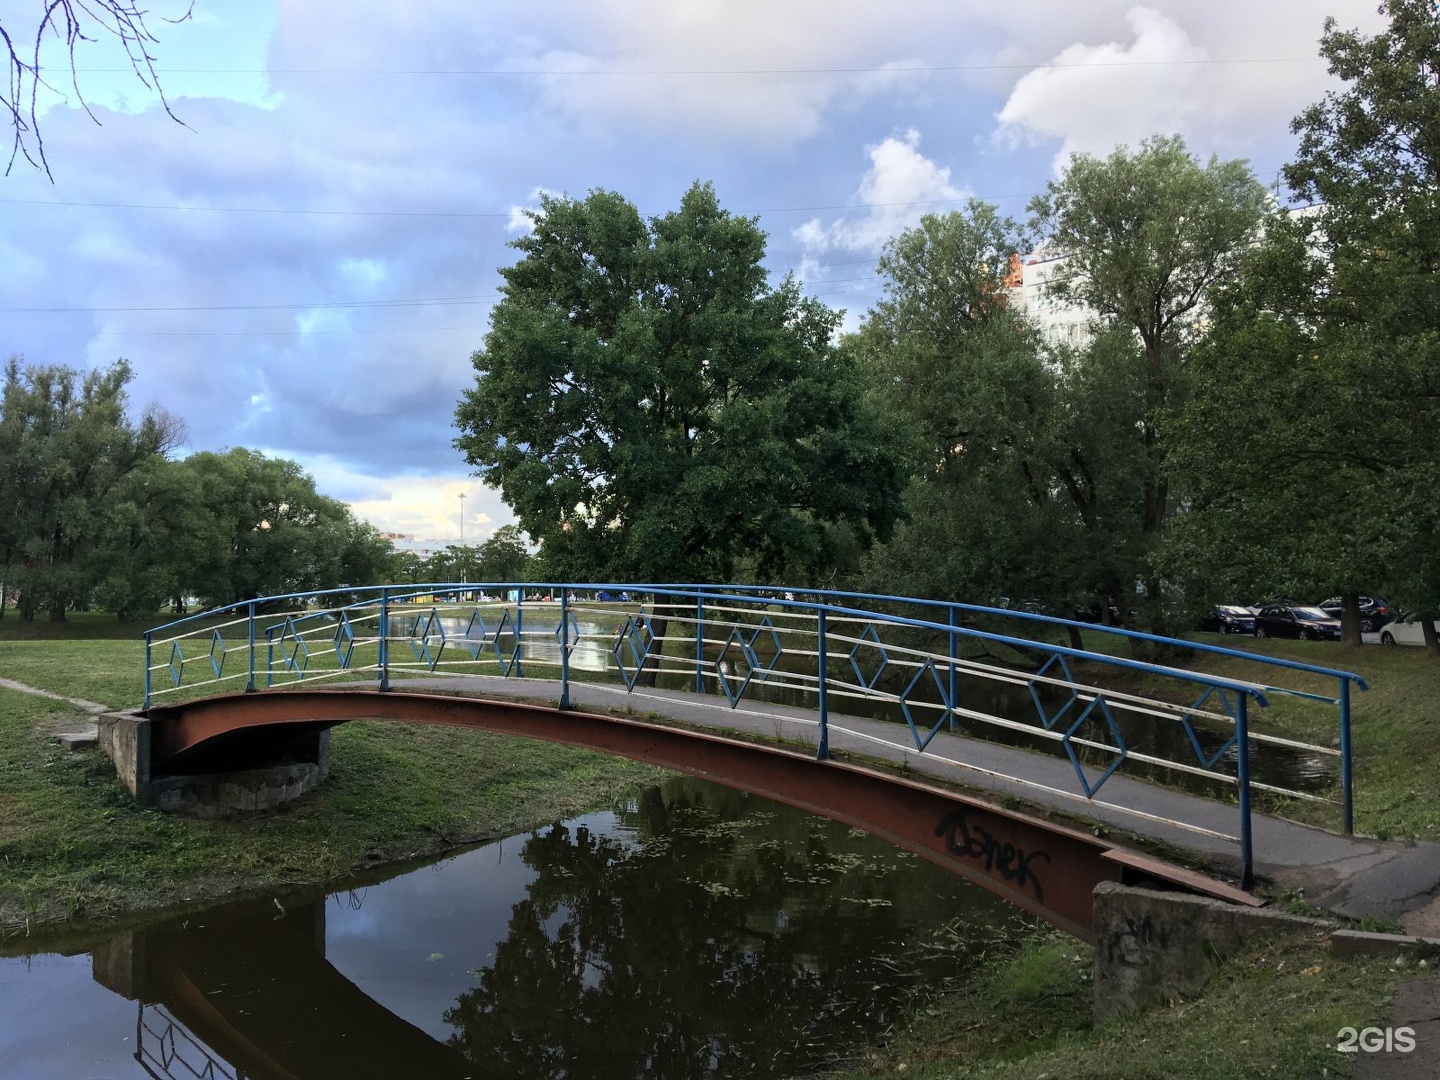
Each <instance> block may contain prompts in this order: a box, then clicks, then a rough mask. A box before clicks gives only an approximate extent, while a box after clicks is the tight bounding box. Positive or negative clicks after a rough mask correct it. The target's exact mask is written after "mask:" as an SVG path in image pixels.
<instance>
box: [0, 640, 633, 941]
mask: <svg viewBox="0 0 1440 1080" xmlns="http://www.w3.org/2000/svg"><path fill="white" fill-rule="evenodd" d="M10 621H11V620H9V619H6V620H3V622H5V623H9V622H10ZM36 625H42V624H36ZM80 627H83V630H82V633H81V635H80V636H78V637H76V638H70V639H67V638H64V637H61V636H55V635H53V634H51V633H48V632H46V631H48V626H47V627H46V630H42V631H41V636H37V637H36V638H33V639H29V640H26V639H22V638H21V637H20V636H19V635H16V634H14V633H10V634H7V635H6V636H3V637H0V677H3V678H7V679H12V680H16V681H19V682H22V683H25V684H28V685H31V686H35V687H39V688H41V689H45V690H50V691H52V692H54V693H57V694H63V695H65V696H67V697H77V698H82V699H85V700H88V701H94V702H98V703H101V704H105V705H109V706H111V707H115V708H129V707H134V706H136V705H138V704H139V703H140V700H141V698H142V696H143V689H144V676H143V657H144V649H143V643H142V642H140V641H139V640H136V639H135V638H133V637H130V638H127V637H124V636H119V635H118V634H117V633H116V628H115V627H114V625H113V620H111V625H110V626H109V627H106V626H105V625H104V623H103V622H102V621H101V620H98V619H97V620H77V628H80ZM6 629H7V630H9V629H10V628H9V627H7V628H6ZM76 718H77V713H76V710H75V709H74V708H73V707H71V706H69V705H67V704H65V703H63V702H58V701H52V700H49V699H45V698H41V697H36V696H34V695H31V694H24V693H19V692H16V691H11V690H4V689H0V930H8V931H10V932H14V931H15V929H16V928H20V927H26V926H34V925H36V924H39V923H45V922H53V921H55V920H58V919H64V918H67V917H98V916H106V915H111V914H115V913H118V912H124V911H134V910H139V909H144V908H152V907H160V906H164V905H168V904H172V903H176V902H180V901H183V900H198V899H203V898H213V897H218V896H224V895H228V894H230V893H232V892H235V891H246V890H256V889H268V888H274V887H279V886H290V885H302V884H304V885H309V884H316V883H320V882H323V881H325V880H327V879H329V878H332V877H335V876H338V875H340V874H344V873H346V872H349V871H352V870H355V869H359V868H363V867H366V866H370V865H373V864H375V863H378V862H383V861H389V860H393V859H397V858H403V857H407V856H410V855H415V854H426V853H433V852H436V851H441V850H444V849H446V848H450V847H454V846H456V845H459V844H463V843H468V842H471V841H475V840H480V839H488V838H493V837H496V836H505V835H509V834H511V833H514V832H517V831H521V830H523V829H525V828H528V827H531V826H534V825H538V824H542V823H545V822H548V821H551V820H556V819H560V818H565V817H570V816H574V815H576V814H580V813H584V812H586V811H589V810H593V809H595V808H596V807H597V806H602V805H606V804H607V803H608V802H610V801H611V800H613V799H615V798H617V797H619V796H620V795H621V794H622V793H623V792H625V791H627V790H629V789H630V788H632V787H633V786H634V785H635V784H637V783H643V782H650V781H653V780H654V779H655V778H656V777H658V776H659V775H661V774H660V773H659V771H658V770H655V769H652V768H648V767H646V766H642V765H637V764H634V763H632V762H629V761H624V760H621V759H616V758H610V757H606V756H604V755H600V754H595V753H592V752H588V751H583V750H577V749H572V748H569V747H563V746H555V745H552V744H548V743H541V742H535V741H531V740H525V739H512V738H504V737H501V736H496V735H490V734H488V733H485V732H475V731H463V730H454V729H446V728H429V727H422V726H416V725H405V724H385V723H365V724H353V725H342V726H341V727H339V728H336V729H335V730H334V731H333V733H332V742H331V756H330V763H331V775H330V779H329V780H328V781H327V782H326V783H325V784H324V785H322V786H321V788H320V789H319V790H318V791H317V792H315V793H313V794H312V795H309V796H307V797H305V798H302V799H299V800H297V801H296V802H294V803H290V804H288V805H286V806H284V807H280V808H277V809H275V810H273V811H269V812H266V813H263V814H258V815H255V816H251V817H238V818H233V819H228V820H223V821H199V820H195V819H191V818H185V817H180V816H176V815H171V814H164V813H160V812H158V811H154V810H146V809H143V808H141V807H139V806H137V805H136V804H135V802H134V801H133V800H132V799H131V797H130V795H129V794H128V793H127V792H126V791H125V790H124V788H123V787H121V786H120V784H119V782H118V781H117V780H116V778H115V772H114V769H113V767H112V766H111V765H110V762H109V761H108V759H106V758H105V757H104V756H103V754H101V753H100V752H99V751H96V750H89V751H84V752H79V753H70V752H67V751H65V750H63V749H61V748H60V746H59V745H58V743H57V742H56V741H55V740H54V739H53V738H52V737H51V734H50V733H51V732H52V731H53V730H54V729H55V728H56V727H63V726H65V725H66V723H67V722H68V721H72V720H74V719H76Z"/></svg>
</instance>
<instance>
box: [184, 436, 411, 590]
mask: <svg viewBox="0 0 1440 1080" xmlns="http://www.w3.org/2000/svg"><path fill="white" fill-rule="evenodd" d="M176 468H177V469H180V470H182V471H183V472H185V473H187V474H188V478H187V479H186V480H184V481H182V482H183V484H184V486H185V488H186V489H187V490H189V491H190V492H191V497H192V499H193V506H194V507H195V508H196V509H197V510H198V521H197V524H196V528H197V530H198V531H197V532H195V533H192V534H190V536H189V538H188V543H187V547H186V563H185V565H184V566H182V567H180V568H179V571H178V572H179V575H180V578H181V581H182V583H183V585H184V587H185V590H186V591H187V592H189V593H192V594H194V595H197V596H199V597H201V598H202V599H203V600H205V601H206V602H207V603H210V604H228V603H235V602H238V601H242V600H251V599H254V598H256V597H259V596H267V595H277V594H283V593H291V592H300V591H304V590H308V589H329V588H338V587H341V586H344V585H364V584H369V583H373V582H376V581H382V580H384V579H385V577H386V576H387V575H388V574H389V573H390V570H391V558H392V548H391V545H390V543H389V541H388V540H386V539H385V537H384V536H383V535H381V534H380V533H379V532H377V531H376V530H375V528H374V527H373V526H371V525H368V524H366V523H364V522H361V521H359V520H357V519H356V518H355V516H354V515H353V514H352V513H351V512H350V510H349V508H347V507H346V506H345V504H344V503H341V502H339V501H337V500H335V499H332V498H330V497H328V496H326V495H321V494H320V493H319V492H317V491H316V490H315V481H314V479H313V478H312V477H311V476H310V475H309V474H308V473H306V472H305V471H304V470H303V469H302V468H301V467H300V466H299V465H298V464H297V463H295V462H293V461H287V460H284V459H280V458H270V457H266V456H265V455H264V454H261V453H259V452H257V451H254V450H247V449H244V448H240V447H237V448H235V449H232V450H228V451H225V452H223V453H216V452H211V451H203V452H200V453H197V454H192V455H190V456H189V457H188V458H185V459H184V460H183V461H181V462H179V463H177V465H176Z"/></svg>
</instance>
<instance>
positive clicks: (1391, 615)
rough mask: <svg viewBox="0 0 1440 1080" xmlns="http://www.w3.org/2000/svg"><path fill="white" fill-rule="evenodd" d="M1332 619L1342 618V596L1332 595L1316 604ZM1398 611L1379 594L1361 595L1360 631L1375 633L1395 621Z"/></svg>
mask: <svg viewBox="0 0 1440 1080" xmlns="http://www.w3.org/2000/svg"><path fill="white" fill-rule="evenodd" d="M1315 606H1316V607H1318V608H1319V609H1320V610H1321V611H1324V612H1325V613H1327V614H1328V615H1329V616H1330V617H1331V618H1332V619H1338V618H1340V608H1341V603H1340V597H1338V596H1332V597H1330V599H1329V600H1321V601H1320V603H1318V604H1316V605H1315ZM1396 614H1397V612H1396V611H1395V610H1394V609H1393V608H1391V607H1390V605H1389V604H1388V603H1386V602H1385V601H1384V600H1381V599H1380V598H1379V597H1378V596H1362V597H1360V632H1361V633H1363V634H1373V633H1374V632H1375V631H1376V630H1379V629H1380V627H1382V626H1384V625H1385V624H1386V623H1388V622H1393V621H1394V619H1395V616H1396Z"/></svg>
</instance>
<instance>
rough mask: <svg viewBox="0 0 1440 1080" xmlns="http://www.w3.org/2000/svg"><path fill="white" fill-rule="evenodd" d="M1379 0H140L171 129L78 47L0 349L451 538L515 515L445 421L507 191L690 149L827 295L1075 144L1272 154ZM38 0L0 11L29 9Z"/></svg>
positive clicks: (6, 204)
mask: <svg viewBox="0 0 1440 1080" xmlns="http://www.w3.org/2000/svg"><path fill="white" fill-rule="evenodd" d="M1375 6H1376V5H1375V0H1211V2H1210V3H1207V4H1194V3H1190V2H1186V3H1179V2H1177V0H1153V2H1151V3H1148V4H1134V3H1129V2H1125V0H1085V2H1084V3H1076V2H1075V0H1026V2H1023V3H1008V4H1007V3H996V2H994V0H989V2H986V3H978V2H975V0H888V2H887V3H884V4H881V3H876V2H874V0H868V2H861V0H763V2H762V0H724V2H718V0H708V2H702V0H548V2H546V3H543V4H537V3H527V4H521V3H474V2H473V0H428V2H427V3H424V4H412V3H402V2H401V0H347V2H344V3H340V2H338V0H195V3H194V9H193V15H192V17H191V18H190V19H189V20H188V21H186V22H183V23H179V24H177V25H170V24H168V23H166V22H164V21H163V17H164V16H166V15H178V14H183V12H184V10H185V7H186V3H185V0H154V2H153V3H151V4H150V5H149V7H150V10H151V12H152V14H151V18H150V25H151V28H152V30H153V31H154V32H155V34H156V36H157V37H158V38H159V42H158V44H156V45H154V46H152V50H153V52H154V55H155V56H156V58H157V60H156V66H157V68H158V69H159V71H160V73H161V79H162V81H163V83H162V84H163V86H164V89H165V91H166V94H167V96H168V98H169V100H170V103H171V108H172V109H173V112H174V114H175V116H176V117H178V118H179V119H180V120H181V121H183V126H182V125H181V124H177V123H176V122H175V121H174V120H172V119H170V118H169V117H167V116H166V115H165V113H164V111H163V110H162V109H161V107H160V104H159V101H158V99H157V98H156V97H155V96H154V94H152V93H151V92H150V91H148V90H147V89H146V87H145V86H143V85H142V84H140V83H139V82H137V81H136V80H135V79H134V77H133V76H131V75H128V74H127V73H126V72H125V71H123V70H121V69H122V68H123V66H124V56H123V55H119V54H117V53H116V52H115V50H114V49H113V47H110V46H108V45H107V44H106V43H104V42H97V43H95V44H84V43H82V44H81V45H80V46H79V47H78V48H77V50H76V63H77V66H78V67H79V68H80V69H81V70H80V74H79V82H80V87H81V89H82V90H83V91H84V93H85V96H86V98H87V100H88V101H89V103H90V105H91V109H92V111H93V113H94V115H95V119H96V120H98V121H99V124H98V125H97V124H96V123H95V122H94V121H92V120H91V119H90V118H89V117H87V116H86V114H85V113H84V112H83V111H81V110H80V108H79V102H78V101H77V99H76V97H75V94H74V92H73V90H70V91H69V92H68V97H63V98H62V97H60V96H59V95H49V96H48V97H47V96H44V95H42V107H43V109H44V114H43V116H42V118H41V123H42V132H41V133H42V135H43V137H44V140H45V149H46V152H47V154H48V157H49V161H50V166H51V171H52V173H53V182H52V181H51V179H49V178H47V177H46V176H45V175H44V173H43V172H39V171H37V170H35V169H33V168H31V167H29V166H27V165H26V164H25V163H23V162H17V163H16V164H15V165H14V167H13V168H12V169H11V171H10V173H9V175H8V176H7V177H4V178H0V355H9V354H20V355H22V356H24V358H25V359H26V360H27V361H30V362H33V363H58V364H67V365H70V366H72V367H90V366H96V365H103V364H108V363H111V362H113V361H114V360H115V359H116V358H118V357H125V358H126V359H128V360H129V361H130V363H131V364H132V365H133V367H134V369H135V372H136V378H135V381H134V383H133V384H132V387H131V389H132V397H133V401H134V404H135V405H136V406H137V407H140V406H143V405H145V404H146V403H148V402H152V401H155V402H159V403H162V404H163V405H165V406H166V407H167V408H168V409H170V411H171V412H173V413H176V414H178V415H179V416H180V417H182V418H183V419H184V420H185V422H186V425H187V427H188V430H189V438H190V447H191V448H192V449H195V450H208V449H221V448H224V447H229V446H248V447H254V448H257V449H261V450H264V451H265V452H267V453H271V454H274V455H279V456H283V457H288V458H294V459H295V460H297V461H299V462H301V463H302V465H304V467H305V468H306V469H308V470H309V471H310V472H311V473H312V474H313V475H314V476H315V478H316V480H317V482H318V485H319V487H320V489H321V490H322V491H324V492H326V493H327V494H330V495H333V496H335V497H337V498H340V499H344V500H345V501H347V502H349V503H351V504H352V505H353V506H354V508H355V509H356V511H357V512H359V513H360V514H361V515H363V516H364V517H366V518H368V519H369V520H370V521H372V522H374V523H375V524H376V525H377V526H379V527H380V528H381V529H383V530H385V531H389V532H398V533H405V534H409V535H413V536H415V537H417V539H420V540H429V541H432V542H433V541H440V542H452V541H454V540H456V539H458V537H459V534H460V530H461V507H462V505H463V508H464V534H465V539H466V540H467V541H468V542H474V541H479V540H482V539H484V538H485V537H486V536H487V535H489V533H490V532H491V531H493V530H494V529H495V528H496V527H498V526H500V525H503V524H505V523H506V522H508V521H510V520H511V517H510V514H509V512H508V510H507V509H506V507H505V506H504V504H503V503H502V502H501V500H500V498H499V495H498V493H496V492H494V491H490V490H488V489H486V488H485V487H484V486H483V485H481V484H480V483H479V482H478V481H476V480H475V479H474V478H472V477H470V476H468V475H467V468H466V466H465V463H464V461H463V459H462V458H461V456H460V455H459V454H458V453H457V452H456V451H455V449H454V448H453V446H452V444H451V440H452V439H453V438H454V436H455V431H454V430H453V427H452V417H453V413H454V408H455V404H456V401H457V400H458V398H459V396H460V394H461V392H462V391H463V390H464V389H465V388H466V386H467V385H468V384H469V383H470V381H471V379H472V377H473V376H472V368H471V365H470V354H471V353H472V352H473V351H474V350H475V349H476V348H478V347H479V345H480V344H481V340H482V338H483V336H484V333H485V330H486V326H487V318H488V313H489V309H490V306H491V304H492V303H493V302H494V300H495V299H496V286H497V282H498V280H499V279H498V275H497V273H496V269H497V267H499V266H503V265H507V264H508V263H510V262H513V261H514V257H515V253H514V252H513V251H512V250H511V249H509V248H507V247H506V244H507V242H508V241H510V240H512V239H514V237H515V236H516V235H517V230H518V229H520V228H523V223H524V217H523V214H522V213H521V211H522V210H523V208H524V207H527V206H533V205H534V204H535V199H536V196H537V193H538V192H539V191H542V190H544V191H550V192H556V193H562V192H563V193H566V194H570V195H575V196H583V195H584V194H585V193H586V192H587V191H589V190H591V189H594V188H606V189H612V190H615V191H618V192H620V193H621V194H623V195H625V196H626V197H627V198H629V199H630V200H632V201H633V202H634V203H636V204H637V205H638V206H639V208H640V210H641V211H642V213H646V214H658V213H663V212H665V211H667V210H670V209H673V208H674V207H675V206H676V205H677V204H678V201H679V198H680V196H681V194H682V193H683V192H684V190H685V189H686V188H687V187H689V185H690V184H691V183H693V182H694V181H696V180H697V179H698V180H709V181H713V182H714V184H715V187H716V190H717V192H718V194H719V197H720V200H721V203H722V205H724V206H725V207H726V208H728V209H730V210H731V211H733V212H736V213H743V214H746V215H754V216H757V217H758V218H759V221H760V224H761V226H762V228H764V229H765V231H766V232H767V233H768V234H769V238H770V240H769V254H768V258H767V262H768V265H769V267H770V269H771V270H772V271H773V272H774V274H776V275H777V276H778V275H782V274H784V273H786V272H787V271H793V272H795V273H796V274H797V275H799V276H800V277H801V278H802V279H803V281H804V283H805V288H806V289H807V291H809V292H810V293H812V294H813V295H815V296H818V297H819V298H821V299H822V300H824V301H825V302H826V303H828V304H830V305H831V306H833V307H837V308H844V309H845V310H846V311H847V313H848V314H847V324H848V325H854V323H855V322H856V321H857V320H858V319H859V318H860V317H861V316H862V315H863V314H864V312H865V311H866V310H867V308H868V307H869V306H870V305H871V304H872V303H873V302H874V299H875V297H876V295H877V285H876V278H875V273H874V265H875V259H876V256H877V254H878V253H879V251H880V249H881V247H882V246H883V245H884V243H885V241H886V240H887V239H888V238H889V237H891V236H893V235H894V234H895V233H896V232H898V231H899V230H902V229H904V228H906V227H907V226H909V225H911V224H913V223H914V222H915V221H916V220H917V219H918V218H919V216H920V215H921V214H923V213H927V212H937V211H941V212H943V211H944V210H947V209H950V208H952V207H954V206H956V205H958V204H959V203H960V202H961V201H962V200H963V199H965V198H967V197H970V196H978V197H981V198H984V199H987V200H990V201H993V202H995V203H996V204H998V205H999V206H1000V207H1001V208H1002V209H1003V210H1004V211H1006V212H1008V213H1011V214H1013V215H1015V216H1016V217H1022V216H1023V215H1024V210H1025V203H1026V201H1027V200H1028V198H1029V197H1030V196H1031V195H1032V194H1034V193H1035V192H1038V191H1040V190H1041V189H1043V187H1044V185H1045V184H1046V182H1047V181H1048V180H1050V179H1051V178H1053V177H1054V176H1055V175H1056V173H1057V171H1058V170H1060V169H1062V168H1063V166H1064V163H1065V161H1066V160H1067V159H1068V157H1069V155H1070V154H1071V153H1075V152H1086V153H1096V154H1104V153H1108V152H1109V151H1110V150H1111V149H1112V148H1113V147H1114V146H1115V145H1116V144H1119V143H1128V144H1132V145H1133V144H1135V143H1137V142H1138V141H1139V140H1140V139H1142V138H1144V137H1145V136H1146V135H1149V134H1151V133H1154V132H1164V133H1170V132H1179V133H1181V134H1182V135H1184V136H1185V138H1186V139H1187V141H1188V142H1189V145H1190V147H1191V148H1192V150H1194V151H1195V152H1196V153H1198V154H1201V155H1204V156H1208V155H1210V154H1212V153H1213V154H1219V155H1221V156H1224V157H1243V158H1247V159H1248V160H1249V161H1250V162H1251V164H1252V166H1253V167H1254V169H1255V171H1256V173H1257V174H1258V175H1259V176H1260V177H1261V178H1262V179H1264V180H1266V181H1267V182H1269V181H1271V180H1273V179H1274V178H1275V177H1276V175H1277V171H1278V169H1279V167H1280V165H1282V164H1283V163H1284V162H1285V161H1286V160H1287V159H1288V157H1289V155H1290V153H1291V151H1292V149H1293V146H1294V142H1293V138H1292V136H1291V135H1290V134H1289V121H1290V119H1291V118H1292V117H1293V116H1294V115H1295V114H1296V113H1297V112H1298V111H1299V110H1300V109H1302V108H1303V107H1304V106H1305V105H1307V104H1309V103H1310V102H1312V101H1314V100H1316V99H1317V98H1319V97H1320V96H1321V95H1322V94H1323V93H1324V92H1325V90H1326V89H1327V88H1328V87H1329V86H1330V85H1331V84H1330V81H1329V77H1328V76H1327V73H1326V70H1325V65H1324V63H1323V62H1322V61H1320V60H1319V59H1318V58H1317V55H1316V42H1317V40H1318V38H1319V36H1320V33H1321V30H1322V24H1323V22H1324V18H1325V16H1326V15H1333V16H1334V17H1335V18H1336V19H1337V20H1338V21H1339V23H1340V24H1341V25H1342V26H1346V27H1361V28H1364V29H1367V30H1370V31H1374V30H1376V29H1378V28H1379V26H1380V20H1379V17H1378V16H1377V15H1376V13H1375ZM39 7H40V5H39V3H38V2H37V0H0V25H3V26H4V27H5V28H6V29H7V30H9V31H11V32H12V36H13V35H14V33H15V31H17V30H18V31H20V36H22V37H23V36H25V34H26V33H28V34H29V35H30V36H31V37H32V38H33V33H34V30H33V28H34V20H35V14H34V13H35V11H37V10H38V9H39ZM49 62H50V63H52V64H60V63H61V62H62V57H61V56H60V55H58V54H55V53H53V51H52V53H51V55H50V56H49ZM59 73H60V72H59V70H58V69H57V75H58V74H59ZM66 75H67V78H66V79H64V80H60V79H58V78H57V80H56V83H57V85H60V86H62V87H63V88H67V89H68V73H66ZM462 492H463V493H464V494H465V495H466V498H465V499H464V500H461V499H460V495H461V493H462Z"/></svg>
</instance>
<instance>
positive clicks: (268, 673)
mask: <svg viewBox="0 0 1440 1080" xmlns="http://www.w3.org/2000/svg"><path fill="white" fill-rule="evenodd" d="M274 685H275V628H274V627H273V626H268V627H266V628H265V689H267V690H268V689H270V687H272V686H274Z"/></svg>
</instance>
